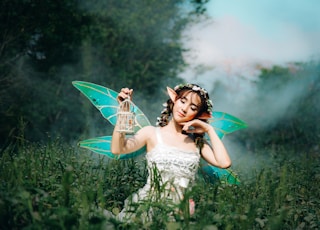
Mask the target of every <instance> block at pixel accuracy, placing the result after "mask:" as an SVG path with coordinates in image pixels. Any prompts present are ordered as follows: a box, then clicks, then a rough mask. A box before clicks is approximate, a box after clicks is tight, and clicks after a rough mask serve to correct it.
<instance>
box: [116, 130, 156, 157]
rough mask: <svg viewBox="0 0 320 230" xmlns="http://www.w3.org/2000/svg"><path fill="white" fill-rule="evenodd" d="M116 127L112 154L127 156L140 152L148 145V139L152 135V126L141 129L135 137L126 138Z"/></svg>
mask: <svg viewBox="0 0 320 230" xmlns="http://www.w3.org/2000/svg"><path fill="white" fill-rule="evenodd" d="M117 128H118V127H117V125H116V126H115V128H114V130H113V134H112V140H111V152H112V153H113V154H126V153H131V152H134V151H137V150H139V149H140V148H142V147H143V146H145V145H146V144H147V141H148V138H149V137H150V135H148V133H149V134H150V133H152V131H151V129H152V128H153V127H152V126H146V127H143V128H142V129H140V130H139V131H138V132H137V133H136V134H135V135H133V136H131V137H128V138H126V135H125V134H124V133H120V132H118V131H117Z"/></svg>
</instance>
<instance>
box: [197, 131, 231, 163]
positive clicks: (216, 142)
mask: <svg viewBox="0 0 320 230" xmlns="http://www.w3.org/2000/svg"><path fill="white" fill-rule="evenodd" d="M207 133H208V135H209V138H210V142H211V145H209V144H208V143H205V144H204V146H203V148H202V157H203V158H204V159H205V160H206V161H207V162H208V163H209V164H212V165H214V166H217V167H219V168H228V167H230V166H231V159H230V157H229V154H228V152H227V150H226V148H225V146H224V144H223V143H222V141H221V139H220V138H219V137H218V135H217V133H216V131H215V130H214V128H213V127H212V126H211V125H209V129H208V132H207Z"/></svg>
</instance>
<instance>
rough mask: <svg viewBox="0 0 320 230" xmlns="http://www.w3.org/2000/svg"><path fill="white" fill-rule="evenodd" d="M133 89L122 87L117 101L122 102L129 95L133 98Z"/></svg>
mask: <svg viewBox="0 0 320 230" xmlns="http://www.w3.org/2000/svg"><path fill="white" fill-rule="evenodd" d="M132 94H133V89H129V88H122V89H121V91H120V93H119V94H118V96H117V101H118V102H119V103H120V102H122V101H123V100H125V99H127V98H128V97H130V98H132Z"/></svg>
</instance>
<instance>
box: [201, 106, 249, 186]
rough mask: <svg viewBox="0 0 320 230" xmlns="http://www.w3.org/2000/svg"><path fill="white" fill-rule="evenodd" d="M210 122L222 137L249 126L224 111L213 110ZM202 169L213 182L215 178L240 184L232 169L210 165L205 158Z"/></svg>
mask: <svg viewBox="0 0 320 230" xmlns="http://www.w3.org/2000/svg"><path fill="white" fill-rule="evenodd" d="M209 123H210V125H211V126H213V127H214V129H215V131H216V133H217V135H218V136H219V137H220V139H222V138H223V137H224V135H226V134H229V133H232V132H235V131H237V130H240V129H244V128H247V124H246V123H245V122H244V121H242V120H240V119H239V118H237V117H234V116H232V115H230V114H228V113H224V112H218V111H215V112H212V118H211V119H209ZM200 170H201V172H202V173H203V174H204V176H205V177H206V178H207V179H209V181H210V182H213V181H214V179H215V178H216V179H219V180H220V181H225V182H228V183H229V184H239V183H240V180H239V178H238V176H237V175H236V174H235V173H234V172H233V171H232V170H231V169H221V168H218V167H215V166H212V165H209V164H208V163H207V162H206V161H205V160H203V159H201V163H200Z"/></svg>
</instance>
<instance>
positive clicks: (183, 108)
mask: <svg viewBox="0 0 320 230" xmlns="http://www.w3.org/2000/svg"><path fill="white" fill-rule="evenodd" d="M187 109H188V107H187V105H183V106H182V107H181V110H182V112H183V113H187Z"/></svg>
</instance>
